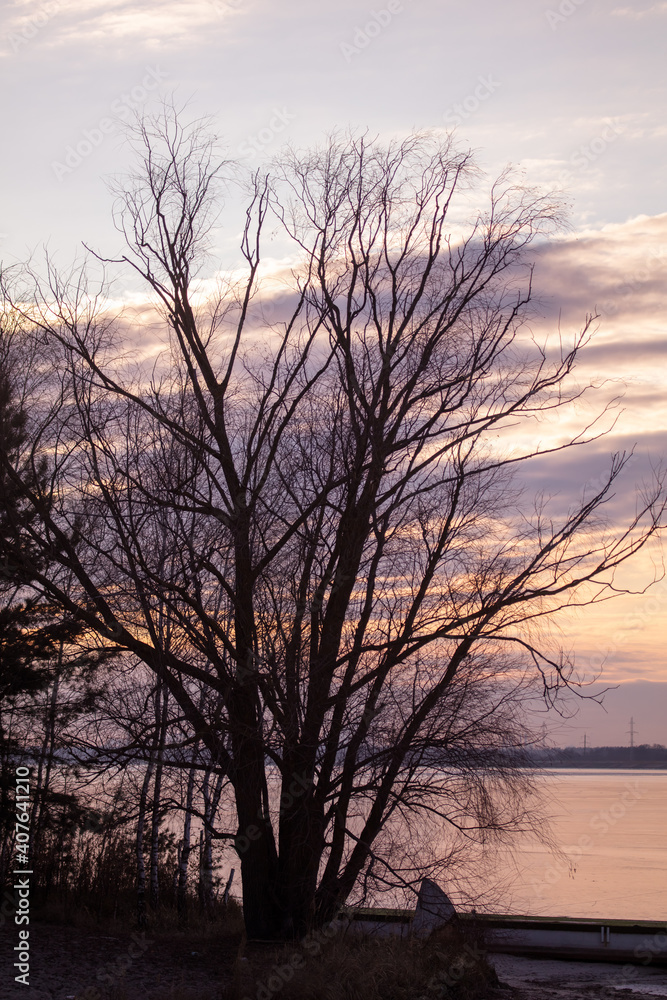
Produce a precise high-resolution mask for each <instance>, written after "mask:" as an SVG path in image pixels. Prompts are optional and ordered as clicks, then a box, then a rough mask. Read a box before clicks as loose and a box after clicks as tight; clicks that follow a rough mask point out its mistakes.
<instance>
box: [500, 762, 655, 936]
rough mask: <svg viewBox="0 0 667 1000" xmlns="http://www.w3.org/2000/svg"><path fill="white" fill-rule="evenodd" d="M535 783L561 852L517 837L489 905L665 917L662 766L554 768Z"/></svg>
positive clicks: (557, 912) (561, 913)
mask: <svg viewBox="0 0 667 1000" xmlns="http://www.w3.org/2000/svg"><path fill="white" fill-rule="evenodd" d="M539 781H540V788H541V794H542V795H543V797H544V800H545V803H546V805H547V812H548V813H549V814H550V816H551V826H552V831H553V834H554V838H555V841H556V843H557V845H558V847H559V848H560V851H561V852H563V855H564V856H562V857H558V856H554V855H552V854H551V853H550V852H549V851H548V850H547V849H546V848H543V847H542V846H541V845H539V844H538V845H536V844H535V843H534V842H532V843H531V842H529V841H526V842H522V843H520V844H519V849H518V850H517V851H516V853H515V860H514V863H513V865H512V866H510V863H509V861H507V862H503V864H506V865H507V869H508V875H509V874H510V872H512V878H511V888H509V889H508V890H506V895H505V899H503V901H502V903H501V904H500V905H499V906H495V907H494V909H496V910H497V911H498V912H501V911H502V912H505V913H528V914H535V915H542V914H544V915H548V916H569V917H601V918H605V917H607V918H609V919H614V918H621V919H625V918H630V919H636V920H656V921H660V922H664V921H667V772H666V771H651V770H644V771H640V770H632V771H630V770H608V771H607V770H605V771H600V770H592V769H591V770H582V769H573V770H564V769H563V770H560V769H559V770H553V771H550V772H548V773H547V774H545V775H544V776H543V777H541V778H540V779H539ZM512 868H513V869H514V870H513V871H512Z"/></svg>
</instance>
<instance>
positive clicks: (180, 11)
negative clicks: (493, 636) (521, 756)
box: [0, 0, 667, 744]
mask: <svg viewBox="0 0 667 1000" xmlns="http://www.w3.org/2000/svg"><path fill="white" fill-rule="evenodd" d="M0 17H1V18H2V23H1V24H0V73H2V83H3V95H4V99H3V107H2V116H3V119H4V121H3V136H4V144H3V148H4V156H3V164H2V166H3V173H4V175H3V185H2V212H1V215H0V256H1V257H2V259H3V261H4V263H5V264H10V263H12V262H14V261H17V260H20V259H25V258H26V257H27V256H28V255H29V254H35V256H36V258H39V256H40V255H41V254H42V247H43V246H44V245H47V246H48V249H49V251H50V252H52V253H55V254H56V255H57V260H58V261H59V262H60V263H61V264H62V265H66V264H67V263H68V262H69V261H71V260H72V258H73V257H74V256H76V255H77V254H79V255H80V254H81V253H82V252H83V251H82V247H81V241H85V242H86V243H87V244H88V245H89V246H93V247H94V248H95V249H96V250H99V251H100V252H101V253H103V254H105V255H108V256H113V255H114V254H115V253H117V251H118V249H119V246H120V244H119V237H118V234H117V233H116V232H115V230H114V229H113V226H112V224H111V221H110V208H111V203H112V198H111V195H110V194H109V192H108V189H107V181H108V179H109V177H110V175H112V174H114V173H117V172H122V171H123V170H125V169H127V168H128V166H129V162H130V161H129V154H128V147H127V143H126V142H125V140H124V139H123V138H122V136H121V131H120V127H119V121H120V122H122V121H123V120H127V119H128V118H129V117H130V113H131V109H132V108H134V109H135V110H139V109H142V108H145V109H146V110H150V109H151V108H155V107H157V102H158V101H159V100H160V99H161V98H164V97H169V96H170V95H172V94H173V95H175V99H176V101H177V103H181V102H185V101H190V105H189V113H190V114H191V115H200V114H201V115H210V116H212V118H213V119H214V122H215V126H216V128H217V130H218V131H219V133H220V135H221V136H222V138H223V140H224V142H225V145H226V148H227V153H228V155H229V156H231V157H237V158H240V159H241V161H242V162H243V163H244V164H246V165H247V166H253V165H259V164H260V163H261V162H263V161H265V160H266V159H268V158H269V157H270V156H272V155H273V154H274V153H275V152H277V151H278V150H279V148H280V145H281V143H283V142H285V141H287V140H289V141H290V142H292V143H294V144H296V145H297V146H305V145H308V144H312V143H314V142H316V141H318V140H320V139H322V137H323V136H324V135H325V134H326V133H327V132H328V131H330V130H331V129H333V128H335V127H345V126H348V125H351V126H354V127H361V128H365V127H368V128H369V130H370V131H371V132H372V133H374V134H378V135H380V136H386V137H389V136H400V135H404V134H405V133H407V132H408V131H410V130H411V129H413V128H420V129H421V128H428V129H443V130H445V129H451V128H453V127H456V130H457V136H458V139H459V140H460V142H461V143H462V144H463V145H465V146H467V145H470V146H472V147H473V148H475V149H476V150H477V151H478V160H479V162H480V164H481V165H482V167H483V168H484V169H485V170H486V171H488V173H489V175H490V176H493V175H495V174H497V173H498V172H499V171H500V170H501V169H502V168H503V167H504V166H505V165H506V164H507V163H509V162H511V163H513V164H515V165H517V166H518V167H520V168H522V169H523V170H524V171H525V177H526V182H527V183H531V184H541V185H545V186H547V187H551V186H554V187H561V188H563V189H564V191H565V193H566V196H567V198H568V200H569V202H570V206H571V208H570V222H571V229H570V230H569V231H568V232H567V233H565V234H563V235H562V236H560V237H559V238H558V239H556V240H555V241H554V242H553V243H552V245H550V246H549V247H547V248H546V249H544V250H543V251H542V253H541V254H540V255H539V258H538V259H537V268H536V280H535V285H536V305H537V310H536V316H535V320H534V323H533V327H534V329H535V331H536V333H537V334H538V335H540V334H541V333H542V334H543V333H545V332H546V331H548V330H553V329H554V328H555V326H556V325H557V323H558V322H559V316H560V324H561V328H562V330H563V332H564V334H566V335H567V334H568V332H569V333H570V334H571V333H572V332H573V331H574V330H576V329H577V328H578V327H579V326H581V324H582V323H583V320H584V317H585V314H586V313H587V312H591V311H593V310H594V309H597V311H598V312H599V313H600V319H599V320H598V327H599V331H598V335H597V337H596V340H595V343H594V344H593V345H592V346H591V348H590V349H589V350H588V352H587V356H584V359H583V363H582V368H581V370H580V373H579V377H580V379H581V380H582V381H584V380H587V379H591V378H596V379H599V378H601V377H606V378H610V379H615V380H621V381H622V382H624V383H625V400H624V404H623V411H622V413H620V416H619V420H618V423H617V425H616V427H615V428H614V430H613V432H612V433H611V434H610V435H609V437H607V438H606V439H605V440H604V441H601V442H597V443H596V444H595V445H593V446H592V447H591V448H590V449H589V450H588V451H586V452H584V451H583V450H580V451H577V452H575V453H572V454H566V455H564V456H562V457H557V458H556V459H555V460H554V459H552V460H550V461H548V462H547V460H542V461H541V463H540V464H537V463H535V465H534V467H533V468H531V470H530V471H529V472H527V481H528V483H529V485H530V487H531V488H533V487H534V488H535V489H545V490H546V491H547V492H550V493H558V492H559V491H561V490H562V491H564V492H567V494H568V495H572V494H574V495H576V493H577V491H578V489H579V488H580V487H581V486H582V485H583V484H584V483H587V482H589V483H590V482H593V481H595V478H596V477H597V476H599V475H600V474H601V472H602V470H603V468H604V465H605V461H607V459H608V455H609V453H610V452H612V451H617V450H623V449H629V448H631V447H633V446H634V445H635V444H636V455H635V458H634V460H633V462H632V463H631V464H630V466H629V468H628V470H627V473H626V475H625V478H624V480H623V484H624V491H625V492H624V491H623V490H621V492H620V494H619V496H618V497H617V499H616V500H615V502H614V504H613V506H612V508H611V516H612V517H614V518H620V519H622V518H623V517H624V516H627V515H628V514H629V513H631V511H632V510H633V509H634V492H633V486H634V483H635V482H638V481H641V480H642V479H645V478H647V477H648V476H649V475H650V471H651V468H652V467H656V466H657V465H658V464H659V462H660V461H661V460H663V461H664V459H665V455H666V453H667V448H666V441H667V434H666V427H667V398H666V395H665V388H666V385H665V383H666V382H667V378H666V376H665V363H664V359H665V356H666V354H667V339H666V336H665V333H666V325H667V321H666V318H665V293H664V289H665V277H666V276H667V198H666V196H665V162H666V161H667V156H666V153H667V122H666V121H665V118H664V108H665V106H666V103H667V102H666V99H665V98H666V94H665V89H666V88H665V74H664V38H665V37H666V32H667V3H649V2H648V0H646V2H642V0H635V2H632V3H630V4H627V5H626V4H624V3H623V2H622V0H621V2H615V0H537V2H536V0H506V2H503V3H498V2H493V0H480V2H478V3H475V4H463V3H456V4H454V3H451V2H442V0H402V2H401V0H390V2H387V0H378V2H377V3H375V4H372V3H370V2H369V3H368V4H366V3H360V2H358V0H354V2H353V0H347V2H345V0H338V2H336V3H335V4H334V3H312V2H310V3H309V2H306V0H281V2H280V3H275V2H274V3H271V2H269V0H229V2H225V0H213V2H209V0H181V2H173V0H161V2H160V3H157V2H150V3H149V2H145V0H144V2H133V3H130V2H125V0H116V2H114V0H13V2H12V0H8V2H5V3H4V4H3V6H2V13H1V15H0ZM237 236H238V225H237V226H236V228H235V226H234V225H233V224H232V225H230V226H228V227H227V228H224V227H223V228H220V229H219V230H217V231H216V244H217V245H216V248H215V249H216V254H217V260H218V265H217V266H219V267H230V266H233V265H234V264H235V263H236V261H237V256H238V255H237V249H236V248H237V245H238V239H237ZM124 291H127V289H125V290H124V289H123V288H122V287H120V288H119V287H116V292H117V293H118V294H119V296H120V297H121V298H122V297H123V294H124ZM621 381H617V382H615V383H614V391H615V392H617V391H618V390H619V389H620V388H621ZM561 430H562V432H563V433H565V432H566V431H567V427H565V426H563V427H562V428H561ZM553 433H556V431H555V430H554V431H553ZM660 558H661V555H660V552H659V550H658V548H657V547H653V548H652V549H651V552H650V553H647V554H646V556H645V557H642V559H641V560H639V561H638V562H637V564H636V565H635V566H633V567H632V568H629V569H628V571H627V573H626V574H625V577H624V578H625V580H626V581H627V582H628V584H629V585H633V586H634V587H635V588H637V589H639V588H641V587H642V586H643V585H644V584H645V583H647V582H648V580H649V578H650V577H651V575H652V573H653V572H654V565H655V566H656V567H657V569H656V572H657V573H658V574H659V573H660V565H659V563H660ZM666 610H667V583H665V584H661V585H658V587H657V588H655V589H654V590H651V591H649V592H648V593H646V594H644V595H643V596H638V597H634V598H619V599H618V601H615V602H613V603H610V604H606V605H604V606H603V607H601V608H599V609H597V610H596V611H595V613H588V612H582V613H581V614H579V615H578V617H577V618H576V619H571V620H569V621H567V622H563V623H562V630H563V636H564V641H565V644H566V646H567V648H568V649H571V650H572V651H573V652H574V653H575V654H576V659H577V663H578V664H579V665H580V666H581V669H582V671H583V672H585V673H588V674H590V673H591V672H593V671H598V672H601V681H602V682H603V683H608V684H620V688H619V690H618V691H616V692H613V693H612V694H611V695H610V696H609V698H608V703H607V705H608V709H609V711H608V714H606V715H605V713H604V712H603V711H602V710H599V709H596V708H594V707H590V706H589V707H587V708H585V710H584V711H582V713H581V714H580V716H579V717H578V719H575V720H571V721H570V722H569V723H567V724H564V725H562V726H560V728H558V727H557V728H556V729H554V738H555V739H557V741H558V742H560V743H568V742H570V743H581V740H582V738H583V733H584V732H586V733H587V735H588V742H589V744H595V743H598V744H602V743H627V741H628V737H627V735H626V731H627V729H628V728H629V719H630V716H631V715H633V717H634V723H635V726H636V729H637V731H638V737H637V739H638V741H639V742H649V743H650V742H660V743H663V744H667V722H666V721H665V720H666V719H667V662H666V659H665V654H664V638H663V637H664V626H665V618H666V614H665V612H666Z"/></svg>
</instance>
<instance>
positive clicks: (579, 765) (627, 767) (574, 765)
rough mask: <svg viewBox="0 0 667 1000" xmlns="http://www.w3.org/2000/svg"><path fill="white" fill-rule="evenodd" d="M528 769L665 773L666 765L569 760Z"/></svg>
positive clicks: (651, 762) (620, 761)
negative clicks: (546, 768)
mask: <svg viewBox="0 0 667 1000" xmlns="http://www.w3.org/2000/svg"><path fill="white" fill-rule="evenodd" d="M527 766H528V767H529V768H539V767H548V768H550V769H552V768H554V769H555V768H557V769H558V770H561V771H566V770H570V771H571V770H573V769H576V770H586V771H666V770H667V763H665V761H664V760H658V761H644V760H642V761H637V762H636V763H634V764H633V763H629V762H628V761H625V760H618V761H595V762H591V763H588V761H581V760H576V761H574V760H570V761H564V762H563V761H559V762H550V763H548V764H528V765H527Z"/></svg>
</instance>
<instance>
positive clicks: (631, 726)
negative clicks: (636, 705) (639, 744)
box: [628, 716, 636, 748]
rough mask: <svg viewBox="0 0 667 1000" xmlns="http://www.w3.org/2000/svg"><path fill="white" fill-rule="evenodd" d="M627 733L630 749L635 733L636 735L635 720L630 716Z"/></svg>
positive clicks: (633, 743) (632, 745)
mask: <svg viewBox="0 0 667 1000" xmlns="http://www.w3.org/2000/svg"><path fill="white" fill-rule="evenodd" d="M628 732H629V734H630V747H631V748H632V747H634V745H635V733H636V729H635V720H634V717H633V716H630V728H629V730H628Z"/></svg>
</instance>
